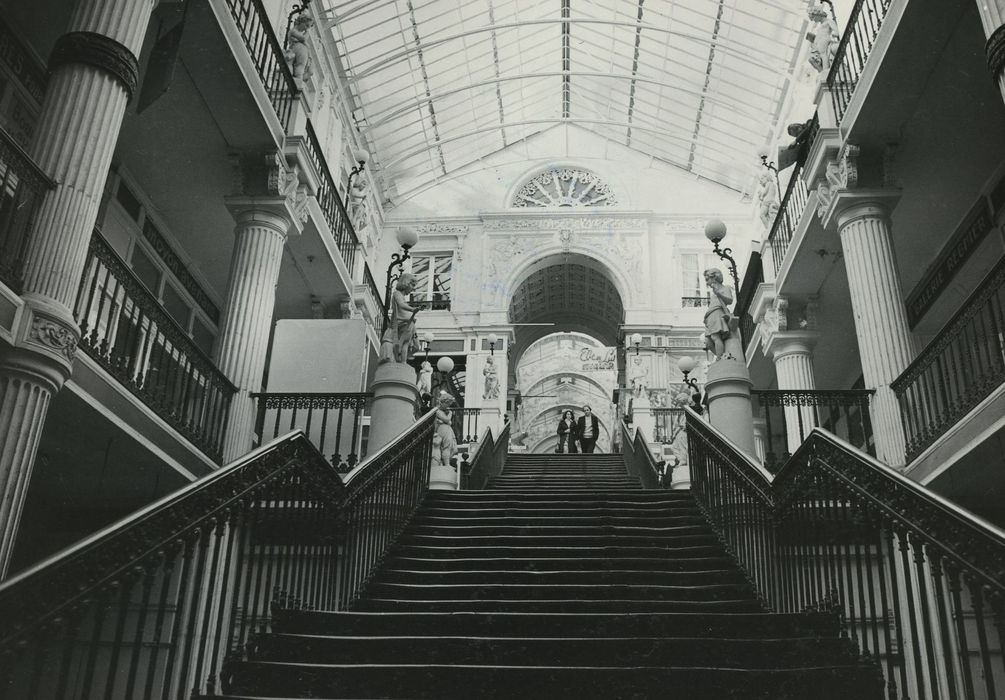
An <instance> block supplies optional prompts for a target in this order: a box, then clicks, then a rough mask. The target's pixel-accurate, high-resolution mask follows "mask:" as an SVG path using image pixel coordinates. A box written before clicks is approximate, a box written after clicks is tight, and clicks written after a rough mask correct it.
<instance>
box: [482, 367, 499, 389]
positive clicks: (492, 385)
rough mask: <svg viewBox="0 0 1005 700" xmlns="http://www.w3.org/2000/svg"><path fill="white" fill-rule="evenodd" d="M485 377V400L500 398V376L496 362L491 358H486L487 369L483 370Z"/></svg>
mask: <svg viewBox="0 0 1005 700" xmlns="http://www.w3.org/2000/svg"><path fill="white" fill-rule="evenodd" d="M482 374H483V375H485V391H483V392H482V398H483V399H498V398H499V376H498V371H497V370H496V365H495V362H493V361H492V358H491V357H487V358H485V368H484V369H483V370H482Z"/></svg>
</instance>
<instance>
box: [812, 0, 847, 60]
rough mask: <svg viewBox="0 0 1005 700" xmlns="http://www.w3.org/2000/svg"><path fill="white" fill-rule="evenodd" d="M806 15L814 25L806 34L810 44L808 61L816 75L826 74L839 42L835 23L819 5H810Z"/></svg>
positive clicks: (829, 14)
mask: <svg viewBox="0 0 1005 700" xmlns="http://www.w3.org/2000/svg"><path fill="white" fill-rule="evenodd" d="M806 14H807V16H809V18H810V21H811V22H813V23H814V28H813V31H812V32H807V33H806V39H807V41H809V42H810V55H809V59H808V60H809V62H810V65H811V66H813V67H814V68H815V69H816V71H817V72H818V73H826V72H827V71H829V70H830V69H831V63H833V62H834V56H835V55H837V49H838V43H839V42H840V41H841V37H840V36H839V32H838V26H837V22H835V21H834V18H833V17H832V16H831V13H830V10H828V9H827V8H826V7H824V6H823V5H820V4H817V5H810V7H809V8H808V9H807V10H806Z"/></svg>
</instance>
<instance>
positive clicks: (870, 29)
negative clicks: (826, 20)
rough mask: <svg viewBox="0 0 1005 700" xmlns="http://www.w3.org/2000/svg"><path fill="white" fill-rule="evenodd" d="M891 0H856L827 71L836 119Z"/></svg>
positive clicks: (845, 107) (842, 111) (855, 83)
mask: <svg viewBox="0 0 1005 700" xmlns="http://www.w3.org/2000/svg"><path fill="white" fill-rule="evenodd" d="M892 2H893V0H856V2H855V5H854V7H852V10H851V14H850V15H849V16H848V25H847V27H845V30H844V33H843V34H842V35H841V41H840V42H839V43H838V47H837V53H836V54H835V56H834V60H833V62H832V63H831V68H830V72H829V73H828V74H827V87H829V88H830V90H831V100H832V101H833V104H834V113H835V114H836V115H837V119H838V122H839V123H840V121H841V120H842V119H843V118H844V115H845V112H846V111H847V110H848V104H849V103H850V102H851V98H852V96H853V95H854V94H855V88H856V87H858V84H859V81H860V80H861V79H862V74H863V73H864V72H865V66H866V63H867V62H868V60H869V55H870V53H871V52H872V49H873V46H875V45H876V37H877V36H879V30H880V27H882V25H883V20H885V19H886V13H887V11H888V10H889V9H890V5H891V4H892Z"/></svg>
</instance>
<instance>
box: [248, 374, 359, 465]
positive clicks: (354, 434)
mask: <svg viewBox="0 0 1005 700" xmlns="http://www.w3.org/2000/svg"><path fill="white" fill-rule="evenodd" d="M251 396H252V398H254V399H255V400H256V401H257V402H258V417H257V420H256V421H255V433H256V434H257V435H258V436H259V437H260V438H261V440H262V441H263V442H265V441H268V440H272V439H274V438H276V437H278V436H279V435H280V434H281V433H287V432H289V431H291V430H302V431H304V434H306V435H307V439H308V440H310V441H311V444H312V445H314V446H315V447H317V448H318V450H320V452H321V454H323V455H325V457H327V458H328V461H329V462H331V464H332V466H333V467H335V469H336V471H338V472H339V473H343V474H344V473H346V472H349V471H351V470H352V469H353V467H355V466H356V465H357V464H358V463H359V462H360V460H362V459H363V458H364V457H365V456H366V452H365V445H363V444H362V426H363V420H362V419H363V416H364V414H365V413H366V409H367V406H368V404H369V401H370V399H371V398H372V397H373V394H369V393H355V394H335V393H307V392H287V393H278V392H268V393H261V394H252V395H251Z"/></svg>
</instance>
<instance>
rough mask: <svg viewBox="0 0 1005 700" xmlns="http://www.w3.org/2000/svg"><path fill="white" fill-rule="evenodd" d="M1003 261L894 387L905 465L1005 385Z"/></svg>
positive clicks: (894, 383) (1004, 282)
mask: <svg viewBox="0 0 1005 700" xmlns="http://www.w3.org/2000/svg"><path fill="white" fill-rule="evenodd" d="M1003 308H1005V259H1003V260H1002V261H1000V262H999V263H998V264H997V265H996V266H995V267H994V269H993V270H992V271H991V272H990V273H989V274H988V275H987V277H985V278H984V280H983V281H982V282H981V284H980V285H979V286H978V287H977V289H976V290H975V291H974V292H973V294H971V295H970V296H969V297H968V298H967V300H966V301H965V302H963V305H962V306H961V307H960V309H959V311H957V312H956V314H955V315H954V316H953V318H952V319H950V320H949V322H948V323H947V324H946V325H945V326H944V327H943V329H942V330H941V331H939V334H938V335H937V336H936V337H935V339H934V340H932V342H930V343H929V344H928V346H927V347H926V348H925V349H924V350H923V351H922V352H921V354H920V355H918V357H917V358H915V360H914V362H912V363H911V364H910V365H908V367H907V368H906V369H905V370H904V371H903V372H902V373H901V375H900V376H899V377H897V379H896V380H895V381H894V382H893V383H892V384H891V387H892V388H893V391H894V393H895V394H896V396H897V401H898V402H899V404H900V416H901V421H902V422H903V425H904V434H905V437H906V441H907V461H908V462H910V461H911V460H912V459H914V458H915V457H917V456H918V455H919V454H921V452H923V451H924V450H925V449H926V448H927V447H928V446H929V445H931V444H932V443H933V442H935V440H937V439H938V438H939V437H940V436H941V435H943V434H944V433H945V432H946V431H947V430H948V429H949V428H951V427H952V426H954V425H956V424H957V423H958V422H959V421H960V419H961V418H963V417H964V416H965V415H966V414H967V413H969V412H970V411H971V410H973V409H974V408H975V407H976V406H977V405H978V404H979V403H980V402H981V401H983V400H984V399H986V398H987V397H988V396H990V395H991V393H992V392H994V390H995V389H997V388H998V387H999V386H1001V384H1002V382H1005V312H1003Z"/></svg>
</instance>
